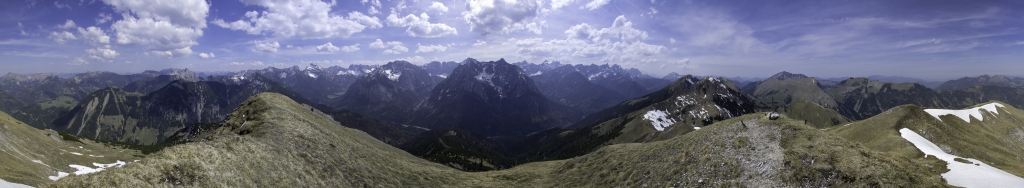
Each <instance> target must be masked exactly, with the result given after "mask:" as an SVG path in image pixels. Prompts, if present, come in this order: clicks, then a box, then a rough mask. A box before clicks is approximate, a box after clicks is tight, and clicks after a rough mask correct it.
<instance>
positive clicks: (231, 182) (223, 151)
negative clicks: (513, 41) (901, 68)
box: [54, 94, 945, 187]
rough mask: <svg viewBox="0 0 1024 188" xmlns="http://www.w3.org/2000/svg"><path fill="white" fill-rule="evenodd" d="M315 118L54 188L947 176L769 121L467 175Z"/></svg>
mask: <svg viewBox="0 0 1024 188" xmlns="http://www.w3.org/2000/svg"><path fill="white" fill-rule="evenodd" d="M308 109H309V107H308V106H304V105H300V104H297V103H294V102H292V101H291V100H290V99H288V98H287V97H284V96H281V95H278V94H260V95H258V96H256V97H253V98H251V99H250V100H248V101H246V102H244V103H243V105H242V106H241V107H240V108H239V109H238V110H237V111H235V112H233V113H232V114H231V115H230V116H229V118H228V120H227V122H226V123H225V124H224V126H222V127H221V128H220V129H218V131H217V133H216V135H214V136H213V137H212V138H211V140H210V141H207V142H193V143H187V144H183V145H178V146H173V147H170V148H166V149H164V150H163V151H160V152H157V153H155V154H152V155H150V156H148V157H147V158H146V159H144V160H142V161H140V162H138V163H134V164H131V165H127V166H125V167H123V168H116V169H110V170H107V171H103V172H99V173H96V174H90V175H86V176H76V177H68V178H65V179H62V180H60V181H58V182H56V183H55V184H54V186H55V187H81V186H86V187H135V186H172V185H184V186H202V187H265V186H270V187H366V186H374V187H380V186H383V187H477V186H479V187H608V186H627V187H638V186H644V185H646V186H659V187H663V186H755V187H757V186H783V187H790V186H849V187H868V186H897V187H905V186H935V187H942V186H945V184H943V183H942V181H941V179H940V178H939V177H938V176H937V173H938V172H933V171H929V170H928V169H927V168H926V167H925V165H922V164H921V163H918V164H915V163H912V162H911V161H909V160H906V159H904V158H901V157H898V156H895V155H892V154H888V153H883V152H874V151H870V150H867V149H864V148H862V147H860V146H858V145H856V144H852V143H850V142H847V141H845V140H843V139H838V138H836V137H835V136H832V135H830V134H826V133H824V132H822V131H820V130H817V129H814V128H812V127H810V126H808V125H805V124H803V123H802V121H797V120H791V119H788V118H782V119H781V120H777V121H770V120H766V119H765V118H763V114H752V115H746V116H741V117H738V118H733V119H728V120H724V121H721V122H718V123H716V124H713V125H710V126H707V127H705V128H704V129H701V130H697V131H694V132H692V133H689V134H685V135H682V136H678V137H675V138H672V139H668V140H665V141H659V142H653V143H646V144H618V145H611V146H607V147H603V148H601V149H599V150H598V151H596V152H594V153H591V154H587V155H584V156H580V157H576V158H573V159H569V160H561V161H547V162H536V163H529V164H524V165H520V166H518V167H515V168H512V169H508V170H501V171H489V172H481V173H470V172H462V171H458V170H455V169H452V168H448V167H446V166H443V165H440V164H436V163H432V162H429V161H426V160H423V159H420V158H417V157H414V156H412V155H409V154H408V153H405V152H403V151H401V150H398V149H396V148H394V147H390V146H388V145H386V144H384V143H383V142H380V141H378V140H376V139H373V138H372V137H370V136H369V135H367V134H365V133H362V132H360V131H357V130H354V129H349V128H345V127H342V126H341V125H339V124H337V123H336V122H334V121H332V120H331V118H330V117H329V116H328V115H327V114H322V113H319V112H311V111H310V110H308ZM741 121H742V122H741ZM851 154H854V155H851Z"/></svg>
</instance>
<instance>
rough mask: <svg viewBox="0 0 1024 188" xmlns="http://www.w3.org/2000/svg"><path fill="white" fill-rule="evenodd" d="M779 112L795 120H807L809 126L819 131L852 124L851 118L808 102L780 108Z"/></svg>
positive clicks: (798, 102)
mask: <svg viewBox="0 0 1024 188" xmlns="http://www.w3.org/2000/svg"><path fill="white" fill-rule="evenodd" d="M779 112H780V113H783V114H786V116H789V117H790V118H793V119H798V120H805V121H807V124H810V125H811V126H813V127H815V128H819V129H823V128H829V127H832V126H835V125H842V124H846V123H849V122H850V119H849V118H846V117H844V116H843V115H841V114H839V112H836V110H833V109H829V108H825V107H823V106H820V105H818V104H815V103H811V102H807V101H796V102H792V103H789V104H787V105H786V106H783V107H782V108H779Z"/></svg>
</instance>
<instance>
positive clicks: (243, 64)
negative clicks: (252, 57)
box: [230, 61, 264, 67]
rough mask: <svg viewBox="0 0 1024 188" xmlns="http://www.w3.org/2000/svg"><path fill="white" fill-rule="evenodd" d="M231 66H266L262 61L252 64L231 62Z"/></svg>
mask: <svg viewBox="0 0 1024 188" xmlns="http://www.w3.org/2000/svg"><path fill="white" fill-rule="evenodd" d="M230 65H231V66H253V67H261V66H263V65H264V64H263V62H262V61H253V62H252V63H241V62H237V61H236V62H231V64H230Z"/></svg>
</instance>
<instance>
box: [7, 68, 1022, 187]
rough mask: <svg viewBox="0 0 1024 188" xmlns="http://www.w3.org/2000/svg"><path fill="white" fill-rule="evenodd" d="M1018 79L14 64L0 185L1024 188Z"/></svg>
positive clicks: (611, 70)
mask: <svg viewBox="0 0 1024 188" xmlns="http://www.w3.org/2000/svg"><path fill="white" fill-rule="evenodd" d="M201 75H202V76H201ZM877 78H885V80H880V79H877ZM887 80H888V81H887ZM892 80H909V81H912V82H900V83H896V82H889V81H892ZM1021 80H1024V78H1017V77H1010V76H1002V75H996V76H989V75H982V76H979V77H965V78H961V79H955V80H949V81H947V82H944V83H941V84H936V83H931V82H929V81H924V80H921V79H912V78H907V77H880V76H873V77H860V78H842V79H839V78H828V79H821V78H815V77H810V76H806V75H803V74H799V73H791V72H780V73H777V74H774V75H773V76H771V77H768V78H764V79H750V78H742V77H732V78H727V77H716V76H696V75H680V74H677V73H671V74H668V75H665V76H658V77H656V76H652V75H649V74H646V73H643V72H641V71H640V70H638V69H635V68H624V67H622V66H620V65H615V64H602V65H597V64H590V65H585V64H563V63H561V62H558V61H545V62H542V63H530V62H526V61H521V62H507V61H506V60H505V59H496V60H478V59H473V58H467V59H464V60H462V61H458V62H456V61H448V62H440V61H434V62H430V63H425V64H419V65H418V64H413V63H410V62H407V61H391V62H388V63H386V64H380V65H359V64H353V65H349V66H347V67H341V66H331V67H321V66H318V65H316V64H309V65H307V66H305V67H299V66H292V67H272V66H271V67H267V68H264V69H252V70H242V71H237V72H217V73H211V72H199V73H197V72H193V71H192V70H189V69H166V70H160V71H145V72H142V73H136V74H117V73H112V72H85V73H80V74H75V75H63V76H61V75H56V74H27V75H21V74H15V73H8V74H7V75H6V76H4V77H2V78H0V110H2V111H3V112H2V113H0V150H2V152H0V162H2V164H4V165H2V166H0V179H3V180H4V182H2V183H13V184H11V185H15V184H16V185H28V186H44V187H151V186H155V187H165V186H195V187H640V186H653V187H1015V186H1020V185H1024V178H1021V177H1024V159H1021V158H1020V157H1019V156H1024V110H1021V109H1022V108H1024V97H1021V96H1024V82H1022V81H1021ZM926 84H928V85H926ZM929 85H931V86H932V87H929ZM979 173H984V174H987V175H985V176H979V175H977V174H979ZM4 185H6V184H0V186H4Z"/></svg>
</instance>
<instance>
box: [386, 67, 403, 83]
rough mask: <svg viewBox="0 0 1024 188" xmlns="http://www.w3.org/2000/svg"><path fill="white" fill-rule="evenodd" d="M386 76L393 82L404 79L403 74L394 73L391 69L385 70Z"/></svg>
mask: <svg viewBox="0 0 1024 188" xmlns="http://www.w3.org/2000/svg"><path fill="white" fill-rule="evenodd" d="M384 74H386V75H387V76H388V79H390V80H391V81H396V82H397V81H398V78H400V77H402V72H399V71H392V70H391V69H385V70H384Z"/></svg>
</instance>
